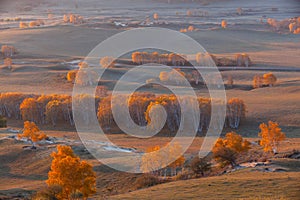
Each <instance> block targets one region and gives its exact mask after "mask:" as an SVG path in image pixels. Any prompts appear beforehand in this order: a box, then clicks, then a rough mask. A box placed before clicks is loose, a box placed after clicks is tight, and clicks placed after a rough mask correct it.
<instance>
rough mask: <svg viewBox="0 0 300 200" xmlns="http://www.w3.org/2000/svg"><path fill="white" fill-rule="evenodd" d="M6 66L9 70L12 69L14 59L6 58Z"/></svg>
mask: <svg viewBox="0 0 300 200" xmlns="http://www.w3.org/2000/svg"><path fill="white" fill-rule="evenodd" d="M4 66H5V67H7V68H8V69H9V70H11V69H12V59H11V58H5V59H4Z"/></svg>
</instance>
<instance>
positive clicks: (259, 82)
mask: <svg viewBox="0 0 300 200" xmlns="http://www.w3.org/2000/svg"><path fill="white" fill-rule="evenodd" d="M263 84H264V80H263V77H262V76H259V75H255V76H254V77H253V82H252V86H253V88H261V87H262V86H263Z"/></svg>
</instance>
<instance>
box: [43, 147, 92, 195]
mask: <svg viewBox="0 0 300 200" xmlns="http://www.w3.org/2000/svg"><path fill="white" fill-rule="evenodd" d="M51 157H52V158H53V160H52V164H51V170H50V172H49V173H48V180H47V181H46V183H47V184H48V186H49V187H51V186H55V185H56V186H57V185H58V186H60V187H61V192H60V193H59V194H57V196H56V198H57V199H74V198H75V197H78V196H81V197H83V198H84V199H86V198H88V197H89V196H90V195H92V194H94V193H95V192H96V188H95V186H96V175H95V172H94V171H93V169H92V166H91V165H90V164H88V163H87V162H86V161H81V160H80V158H79V157H77V156H76V155H75V154H74V152H73V150H72V149H71V147H70V146H61V145H58V146H57V153H56V152H53V153H52V154H51Z"/></svg>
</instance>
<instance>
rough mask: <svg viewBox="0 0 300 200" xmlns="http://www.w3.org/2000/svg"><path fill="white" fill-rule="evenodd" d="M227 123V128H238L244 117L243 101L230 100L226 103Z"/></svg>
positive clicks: (244, 107)
mask: <svg viewBox="0 0 300 200" xmlns="http://www.w3.org/2000/svg"><path fill="white" fill-rule="evenodd" d="M226 113H227V116H226V119H227V122H228V125H229V127H231V128H238V127H239V125H240V122H241V120H242V119H244V118H245V115H246V106H245V103H244V101H243V100H241V99H238V98H232V99H230V100H229V101H228V103H227V112H226Z"/></svg>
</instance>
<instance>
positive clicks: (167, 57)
mask: <svg viewBox="0 0 300 200" xmlns="http://www.w3.org/2000/svg"><path fill="white" fill-rule="evenodd" d="M131 59H132V62H133V63H136V64H139V65H142V64H147V63H158V64H163V65H167V64H170V65H173V66H184V65H185V64H186V59H185V56H184V55H179V54H175V53H170V54H160V53H158V52H153V53H148V52H138V51H137V52H133V53H132V55H131Z"/></svg>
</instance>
